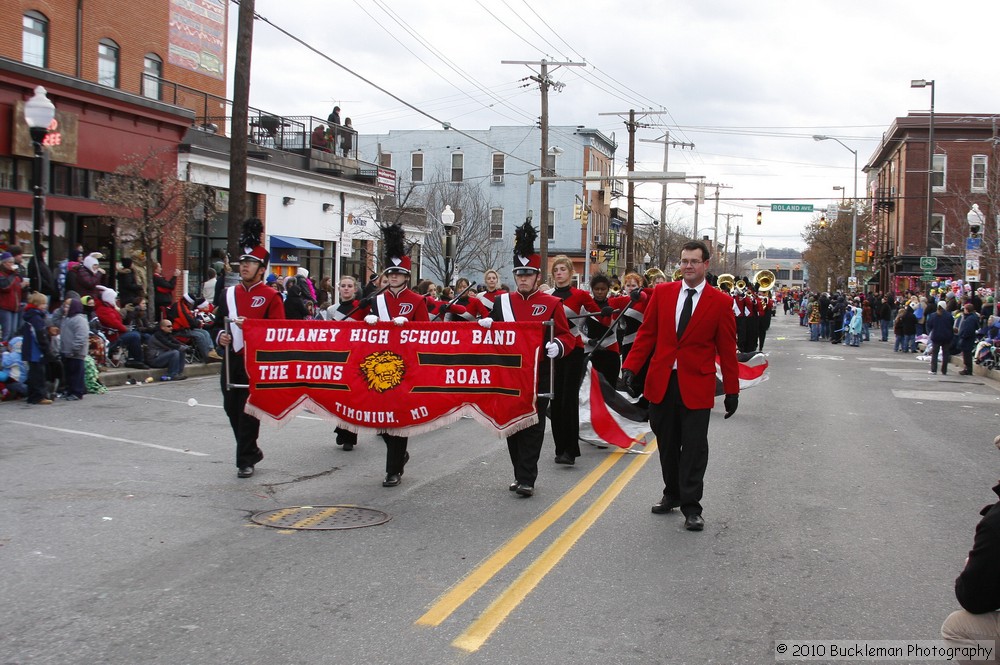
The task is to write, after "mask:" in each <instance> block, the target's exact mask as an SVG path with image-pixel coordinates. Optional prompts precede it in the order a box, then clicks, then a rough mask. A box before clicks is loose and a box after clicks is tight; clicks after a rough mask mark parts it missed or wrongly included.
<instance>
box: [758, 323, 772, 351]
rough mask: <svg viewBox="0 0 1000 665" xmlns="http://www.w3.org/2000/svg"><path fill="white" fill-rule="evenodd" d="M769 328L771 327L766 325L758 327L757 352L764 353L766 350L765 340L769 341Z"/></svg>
mask: <svg viewBox="0 0 1000 665" xmlns="http://www.w3.org/2000/svg"><path fill="white" fill-rule="evenodd" d="M769 327H770V326H769V325H767V326H765V325H758V326H757V350H758V351H763V350H764V340H765V339H767V329H768V328H769Z"/></svg>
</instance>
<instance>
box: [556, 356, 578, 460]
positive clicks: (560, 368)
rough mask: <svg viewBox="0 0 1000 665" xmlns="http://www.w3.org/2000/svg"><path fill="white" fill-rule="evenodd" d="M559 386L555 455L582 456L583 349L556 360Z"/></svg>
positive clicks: (557, 393) (557, 391)
mask: <svg viewBox="0 0 1000 665" xmlns="http://www.w3.org/2000/svg"><path fill="white" fill-rule="evenodd" d="M555 375H556V385H555V390H553V393H554V396H553V397H552V404H551V414H550V418H551V420H552V438H553V439H554V440H555V443H556V455H569V456H570V457H579V456H580V383H581V382H582V381H583V349H582V348H581V347H577V348H575V349H573V350H572V351H570V353H569V355H567V356H564V357H562V358H559V359H558V360H556V370H555Z"/></svg>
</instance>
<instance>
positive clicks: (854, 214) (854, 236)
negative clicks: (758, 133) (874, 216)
mask: <svg viewBox="0 0 1000 665" xmlns="http://www.w3.org/2000/svg"><path fill="white" fill-rule="evenodd" d="M813 140H814V141H827V140H830V141H836V142H837V143H839V144H840V145H842V146H843V147H844V148H845V149H846V150H848V151H849V152H850V153H851V154H853V155H854V198H853V200H852V201H851V277H852V278H853V279H854V281H855V284H856V283H857V261H855V260H854V257H855V256H856V252H857V251H858V151H857V150H855V149H853V148H850V147H848V145H847V144H846V143H844V142H843V141H841V140H840V139H838V138H837V137H836V136H824V135H822V134H814V135H813ZM834 189H836V187H835V188H834ZM841 198H843V197H841Z"/></svg>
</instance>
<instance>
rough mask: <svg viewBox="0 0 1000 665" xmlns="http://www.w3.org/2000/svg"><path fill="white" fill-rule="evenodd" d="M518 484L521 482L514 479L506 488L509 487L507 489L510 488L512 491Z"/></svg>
mask: <svg viewBox="0 0 1000 665" xmlns="http://www.w3.org/2000/svg"><path fill="white" fill-rule="evenodd" d="M520 484H521V483H519V482H517V481H516V480H515V481H514V482H512V483H511V484H510V486H509V487H508V488H507V489H509V490H510V491H511V492H513V491H515V490H516V489H517V486H518V485H520Z"/></svg>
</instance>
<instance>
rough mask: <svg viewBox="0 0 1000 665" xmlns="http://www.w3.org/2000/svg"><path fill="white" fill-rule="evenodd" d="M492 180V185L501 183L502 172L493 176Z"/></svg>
mask: <svg viewBox="0 0 1000 665" xmlns="http://www.w3.org/2000/svg"><path fill="white" fill-rule="evenodd" d="M492 182H493V184H494V185H502V184H503V174H502V173H501V174H500V175H495V176H493V181H492Z"/></svg>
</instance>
